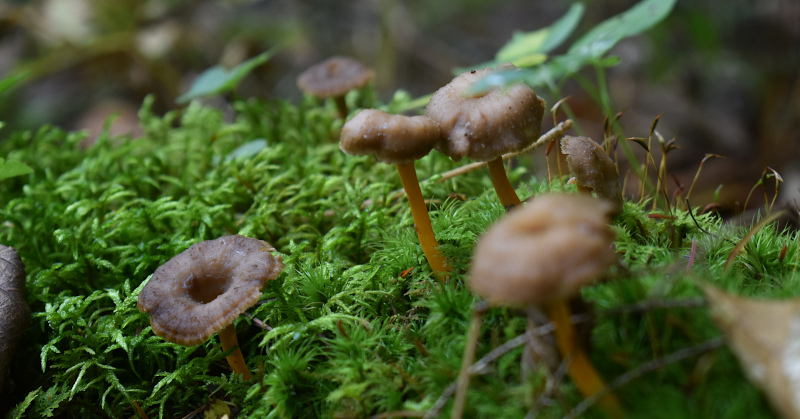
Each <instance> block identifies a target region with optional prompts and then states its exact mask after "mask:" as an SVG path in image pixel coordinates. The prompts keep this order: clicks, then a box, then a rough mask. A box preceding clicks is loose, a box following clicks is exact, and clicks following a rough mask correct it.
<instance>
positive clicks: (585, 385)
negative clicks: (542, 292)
mask: <svg viewBox="0 0 800 419" xmlns="http://www.w3.org/2000/svg"><path fill="white" fill-rule="evenodd" d="M546 309H547V314H548V316H550V320H552V321H553V323H555V325H556V330H555V331H554V332H553V334H554V335H555V338H556V345H557V346H558V350H559V352H561V356H562V358H563V359H564V360H565V362H569V363H570V364H569V367H568V370H567V371H568V373H569V376H570V378H572V381H573V382H574V383H575V386H576V387H578V391H580V392H581V394H583V396H584V397H587V398H588V397H590V396H592V395H593V394H595V393H597V392H599V391H602V390H603V389H604V388H605V387H606V384H605V382H604V381H603V378H602V377H601V376H600V373H598V372H597V370H596V369H595V368H594V365H592V361H591V360H589V357H588V355H586V354H585V353H584V352H583V351H582V350H581V349H580V348H579V347H577V345H576V344H575V329H574V328H573V327H572V321H571V320H570V315H571V314H570V309H569V305H567V302H566V301H563V300H562V301H556V302H553V303H549V304H547V306H546ZM599 405H600V407H601V408H602V409H603V410H605V411H606V413H608V414H609V415H610V416H611V417H612V418H622V417H623V415H622V408H621V407H620V405H619V401H617V399H616V397H614V395H613V394H611V393H608V394H606V395H605V396H603V397H602V398H601V399H600V401H599Z"/></svg>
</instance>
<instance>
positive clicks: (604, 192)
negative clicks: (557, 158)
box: [561, 136, 622, 212]
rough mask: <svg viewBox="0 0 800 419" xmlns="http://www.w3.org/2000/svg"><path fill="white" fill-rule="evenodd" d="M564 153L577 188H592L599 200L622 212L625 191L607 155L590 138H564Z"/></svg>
mask: <svg viewBox="0 0 800 419" xmlns="http://www.w3.org/2000/svg"><path fill="white" fill-rule="evenodd" d="M561 152H562V153H564V154H565V155H566V156H567V166H569V172H570V173H571V174H572V176H575V181H576V182H578V185H580V186H582V187H584V188H588V189H591V190H592V191H593V192H594V193H596V194H597V196H598V197H600V198H604V199H607V200H609V201H611V202H612V203H613V204H614V206H615V211H617V212H619V211H621V210H622V190H621V188H620V186H619V173H617V166H616V165H615V164H614V161H613V160H611V157H609V156H608V153H606V151H605V150H604V149H603V147H601V146H600V144H597V143H596V142H594V141H592V139H591V138H586V137H569V136H568V137H564V138H562V139H561Z"/></svg>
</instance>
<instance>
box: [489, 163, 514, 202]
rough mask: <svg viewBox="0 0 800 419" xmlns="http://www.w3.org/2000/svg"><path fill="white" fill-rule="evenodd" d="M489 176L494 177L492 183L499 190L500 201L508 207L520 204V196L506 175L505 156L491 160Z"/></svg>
mask: <svg viewBox="0 0 800 419" xmlns="http://www.w3.org/2000/svg"><path fill="white" fill-rule="evenodd" d="M488 164H489V176H491V178H492V185H494V190H495V191H497V197H498V198H500V203H501V204H503V206H504V207H506V209H508V208H510V207H512V206H514V207H516V206H518V205H519V204H520V200H519V197H518V196H517V193H516V192H515V191H514V188H513V187H512V186H511V182H509V181H508V176H507V175H506V167H505V165H504V164H503V156H498V157H497V158H496V159H494V160H489V163H488Z"/></svg>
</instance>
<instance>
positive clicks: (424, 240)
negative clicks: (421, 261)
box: [395, 161, 453, 281]
mask: <svg viewBox="0 0 800 419" xmlns="http://www.w3.org/2000/svg"><path fill="white" fill-rule="evenodd" d="M395 167H397V171H398V172H399V173H400V180H401V181H402V182H403V189H405V190H406V196H407V197H408V205H409V206H410V207H411V216H412V217H413V218H414V225H416V230H417V237H418V238H419V243H420V245H421V246H422V252H423V253H425V258H426V259H427V260H428V264H430V265H431V269H432V270H433V272H434V274H436V276H437V277H439V279H440V280H442V281H445V280H447V278H448V277H449V273H450V271H452V269H453V268H451V267H450V266H449V265H448V264H447V259H446V258H445V257H444V253H442V251H441V250H439V242H438V241H437V240H436V236H434V234H433V226H432V225H431V219H430V216H429V215H428V208H427V207H426V206H425V199H423V197H422V190H421V189H420V187H419V179H418V178H417V171H416V170H415V169H414V162H413V161H412V162H406V163H398V164H396V165H395Z"/></svg>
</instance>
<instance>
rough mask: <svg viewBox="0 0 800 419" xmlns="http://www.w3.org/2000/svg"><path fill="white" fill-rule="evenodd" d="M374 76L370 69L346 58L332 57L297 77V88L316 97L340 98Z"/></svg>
mask: <svg viewBox="0 0 800 419" xmlns="http://www.w3.org/2000/svg"><path fill="white" fill-rule="evenodd" d="M374 76H375V72H374V71H372V69H369V68H367V67H365V66H364V65H363V64H361V63H360V62H358V61H356V60H353V59H352V58H347V57H332V58H329V59H327V60H325V61H323V62H321V63H319V64H315V65H313V66H311V67H310V68H309V69H308V70H306V71H304V72H302V73H301V74H300V76H298V77H297V86H298V87H299V88H300V89H301V90H302V91H304V92H306V93H308V94H310V95H312V96H316V97H320V98H323V97H331V96H340V95H344V94H345V93H347V92H349V91H350V90H353V89H357V88H359V87H361V86H364V85H365V84H367V83H368V82H369V81H370V80H372V78H373V77H374Z"/></svg>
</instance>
